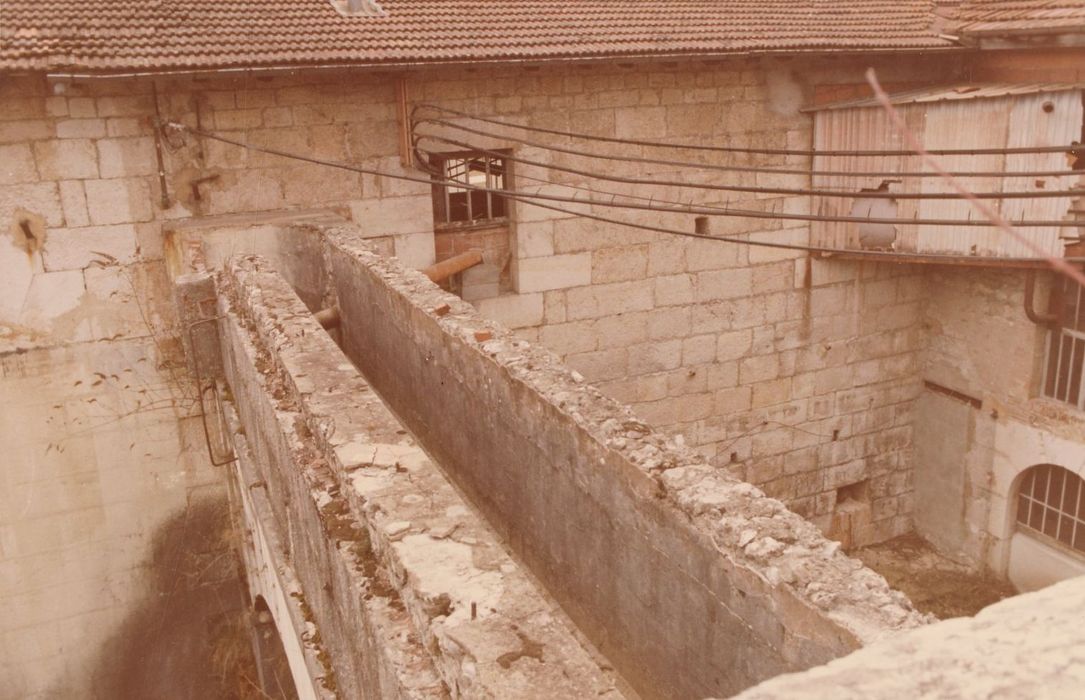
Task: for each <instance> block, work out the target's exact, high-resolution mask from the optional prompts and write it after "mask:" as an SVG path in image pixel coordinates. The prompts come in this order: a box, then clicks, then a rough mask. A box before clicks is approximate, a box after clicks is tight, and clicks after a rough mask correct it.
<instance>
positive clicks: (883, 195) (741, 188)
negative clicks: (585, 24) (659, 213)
mask: <svg viewBox="0 0 1085 700" xmlns="http://www.w3.org/2000/svg"><path fill="white" fill-rule="evenodd" d="M415 135H416V137H418V138H425V139H431V140H433V141H439V142H441V143H446V144H448V145H450V146H456V147H458V148H464V149H467V150H471V151H476V152H479V153H484V154H486V155H490V156H494V157H500V158H503V159H505V160H508V161H512V162H513V163H521V164H523V165H532V166H535V167H539V168H547V169H549V170H557V171H559V172H564V173H569V174H571V175H581V176H583V177H589V178H594V179H598V180H607V181H609V182H620V183H624V184H628V185H648V186H658V187H682V188H687V189H697V190H711V191H713V192H746V193H750V194H783V195H809V196H817V197H834V198H847V199H855V198H860V197H861V198H863V199H909V200H911V199H921V200H922V199H938V200H944V199H956V200H962V199H964V197H962V196H961V195H960V194H959V193H957V192H929V193H923V192H888V191H885V192H881V191H875V192H871V191H865V190H863V191H860V190H854V189H853V190H826V189H818V188H802V187H756V186H752V185H717V184H711V183H702V182H679V181H676V180H660V179H655V178H640V177H625V176H621V175H610V174H607V173H600V172H595V171H590V170H582V169H580V168H572V167H569V166H566V165H559V164H557V163H544V162H542V161H538V160H532V159H530V158H525V157H523V156H519V155H514V154H511V153H506V152H499V151H496V150H492V149H487V148H481V147H479V146H478V145H476V144H471V143H468V142H465V141H458V140H456V139H450V138H447V137H444V136H435V135H433V134H423V133H417V132H416V133H415ZM585 157H588V156H585ZM1081 195H1085V189H1071V190H1037V191H1032V192H1021V191H1011V192H977V193H975V196H976V197H977V198H979V199H1000V200H1001V199H1053V198H1057V197H1078V196H1081Z"/></svg>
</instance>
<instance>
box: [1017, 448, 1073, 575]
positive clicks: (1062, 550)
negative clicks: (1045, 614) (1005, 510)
mask: <svg viewBox="0 0 1085 700" xmlns="http://www.w3.org/2000/svg"><path fill="white" fill-rule="evenodd" d="M1013 499H1014V523H1015V528H1014V530H1015V531H1014V534H1013V537H1012V539H1011V541H1010V562H1009V570H1008V575H1009V578H1010V581H1011V582H1013V584H1014V585H1015V586H1016V587H1017V588H1018V589H1019V590H1022V591H1030V590H1036V589H1038V588H1043V587H1044V586H1048V585H1050V584H1052V583H1056V582H1057V581H1061V580H1064V579H1067V578H1071V577H1073V576H1079V575H1082V574H1085V479H1082V478H1081V476H1079V475H1077V474H1075V473H1074V472H1072V471H1070V470H1069V469H1066V468H1064V467H1060V466H1058V465H1055V464H1037V465H1035V466H1032V467H1029V468H1028V469H1026V470H1025V471H1024V472H1023V473H1022V474H1021V476H1020V478H1018V479H1017V487H1016V489H1015V491H1014V493H1013Z"/></svg>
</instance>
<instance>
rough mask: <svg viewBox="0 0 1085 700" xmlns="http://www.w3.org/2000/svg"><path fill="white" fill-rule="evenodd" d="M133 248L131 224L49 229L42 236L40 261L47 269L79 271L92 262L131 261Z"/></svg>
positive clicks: (134, 237) (133, 259) (124, 262)
mask: <svg viewBox="0 0 1085 700" xmlns="http://www.w3.org/2000/svg"><path fill="white" fill-rule="evenodd" d="M137 248H138V246H137V237H136V227H135V226H133V225H131V224H121V225H118V226H89V227H87V228H61V229H53V230H51V231H49V234H48V235H47V236H46V238H45V247H44V250H43V251H42V260H43V261H44V264H45V269H46V270H48V271H50V272H56V271H58V270H81V269H83V268H85V267H87V266H88V265H90V264H91V263H93V262H98V263H104V264H108V263H114V262H117V263H121V264H127V263H132V262H135V260H136V250H137ZM99 253H100V255H99Z"/></svg>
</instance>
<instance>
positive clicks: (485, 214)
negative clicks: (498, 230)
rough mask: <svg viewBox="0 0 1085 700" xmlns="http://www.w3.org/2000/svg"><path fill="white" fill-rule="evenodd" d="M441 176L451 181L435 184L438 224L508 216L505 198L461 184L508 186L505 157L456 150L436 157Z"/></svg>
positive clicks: (498, 188)
mask: <svg viewBox="0 0 1085 700" xmlns="http://www.w3.org/2000/svg"><path fill="white" fill-rule="evenodd" d="M433 160H434V165H436V166H438V168H439V169H440V170H439V172H440V173H441V175H442V177H443V178H444V179H445V180H451V181H452V182H450V183H446V184H444V185H434V203H435V205H436V206H435V207H434V214H435V216H434V219H435V222H436V223H437V225H443V224H444V225H447V224H463V223H476V224H478V223H486V222H489V221H496V220H501V219H504V218H506V217H507V216H508V212H507V210H506V202H505V198H504V197H502V196H501V195H499V194H495V193H493V192H488V191H485V190H476V189H470V188H467V187H458V186H457V185H456V184H453V183H461V182H462V183H463V184H465V185H471V186H473V187H480V188H486V190H495V189H496V190H503V189H506V188H507V187H508V173H507V165H506V161H505V159H504V158H501V157H498V156H493V155H489V154H484V153H456V154H443V155H440V156H434V159H433Z"/></svg>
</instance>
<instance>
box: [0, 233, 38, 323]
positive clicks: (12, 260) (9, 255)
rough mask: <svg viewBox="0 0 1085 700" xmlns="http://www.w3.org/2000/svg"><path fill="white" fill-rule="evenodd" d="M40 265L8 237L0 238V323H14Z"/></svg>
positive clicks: (36, 258) (34, 257) (36, 259)
mask: <svg viewBox="0 0 1085 700" xmlns="http://www.w3.org/2000/svg"><path fill="white" fill-rule="evenodd" d="M40 265H41V262H40V258H39V257H38V256H37V255H34V256H29V255H27V254H26V249H24V248H23V247H22V246H20V245H18V244H16V243H15V240H14V239H13V238H12V237H10V236H0V322H7V323H16V322H17V321H18V320H19V312H20V311H21V310H22V308H23V301H24V300H25V299H26V294H27V291H28V290H29V289H30V283H31V281H32V280H33V279H34V273H35V272H40V269H36V268H37V267H39V266H40Z"/></svg>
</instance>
